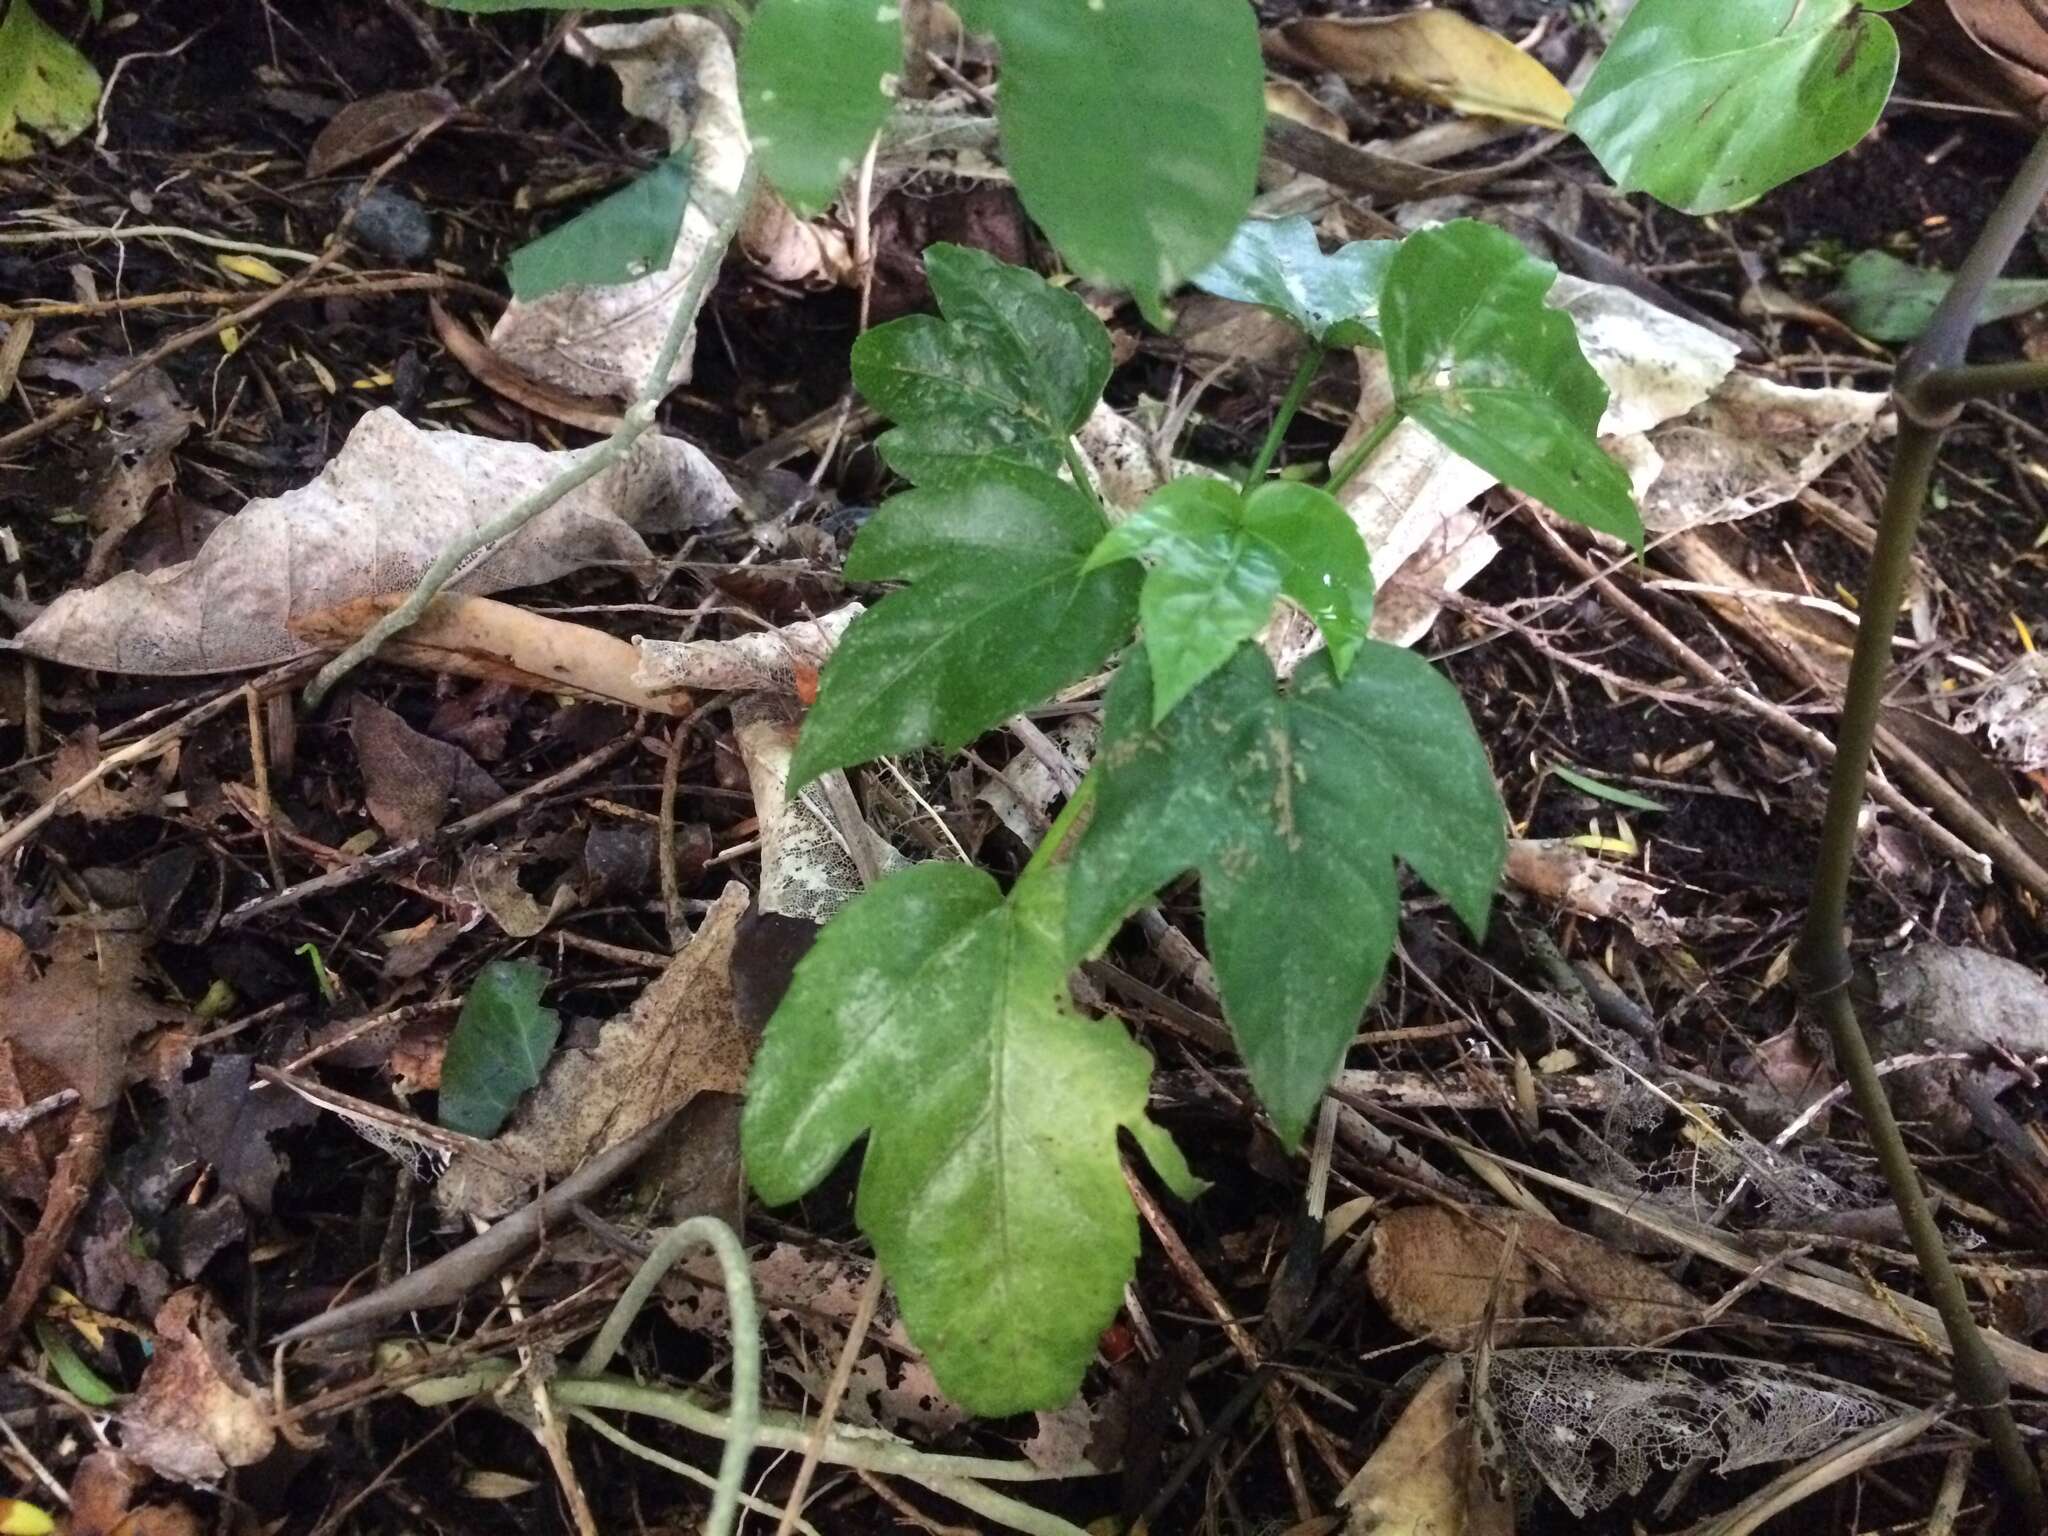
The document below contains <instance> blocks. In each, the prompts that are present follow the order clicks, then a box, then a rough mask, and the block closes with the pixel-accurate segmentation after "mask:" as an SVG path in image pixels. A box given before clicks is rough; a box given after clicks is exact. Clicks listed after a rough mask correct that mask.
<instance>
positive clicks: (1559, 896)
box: [1507, 837, 1678, 946]
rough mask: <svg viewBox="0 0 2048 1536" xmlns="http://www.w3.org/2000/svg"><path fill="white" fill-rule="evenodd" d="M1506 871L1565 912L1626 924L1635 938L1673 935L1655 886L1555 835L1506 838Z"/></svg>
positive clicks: (1649, 940) (1651, 941)
mask: <svg viewBox="0 0 2048 1536" xmlns="http://www.w3.org/2000/svg"><path fill="white" fill-rule="evenodd" d="M1507 877H1508V880H1509V882H1510V883H1511V884H1514V885H1518V886H1520V887H1521V888H1522V889H1523V890H1525V891H1527V892H1529V893H1530V894H1531V895H1532V896H1538V897H1541V898H1542V899H1543V900H1545V901H1548V902H1551V903H1553V904H1554V905H1556V906H1560V907H1563V908H1564V909H1565V910H1566V911H1567V912H1576V913H1578V914H1579V915H1580V916H1581V917H1597V918H1601V919H1603V920H1605V921H1608V922H1617V923H1625V924H1627V925H1628V930H1629V932H1630V933H1632V934H1634V935H1635V938H1636V942H1637V943H1639V944H1648V945H1652V946H1654V945H1660V944H1669V943H1671V942H1672V941H1673V940H1675V939H1676V938H1677V937H1678V926H1677V924H1676V923H1674V922H1673V921H1672V920H1671V919H1670V918H1668V917H1666V916H1665V915H1664V913H1663V912H1662V911H1661V910H1660V909H1659V907H1658V902H1659V901H1660V900H1661V899H1662V897H1663V894H1664V893H1663V891H1662V889H1661V888H1660V887H1658V886H1655V885H1652V884H1650V882H1649V881H1647V880H1644V879H1641V878H1639V877H1638V876H1636V875H1633V874H1631V873H1630V872H1629V871H1628V870H1627V869H1625V868H1623V867H1622V866H1621V865H1619V864H1613V863H1609V862H1608V861H1607V860H1605V859H1602V858H1601V857H1600V856H1599V855H1598V854H1595V853H1593V852H1592V851H1591V850H1590V849H1586V848H1577V847H1574V846H1573V845H1572V844H1571V843H1569V842H1566V841H1564V840H1563V839H1561V838H1526V837H1516V838H1510V839H1509V840H1508V867H1507Z"/></svg>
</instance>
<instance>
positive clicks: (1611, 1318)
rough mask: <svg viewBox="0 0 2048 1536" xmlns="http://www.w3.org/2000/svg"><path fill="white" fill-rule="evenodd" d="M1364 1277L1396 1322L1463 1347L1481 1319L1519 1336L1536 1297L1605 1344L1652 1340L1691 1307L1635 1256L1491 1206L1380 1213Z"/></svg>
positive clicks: (1503, 1333) (1689, 1317)
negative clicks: (1570, 1311)
mask: <svg viewBox="0 0 2048 1536" xmlns="http://www.w3.org/2000/svg"><path fill="white" fill-rule="evenodd" d="M1511 1240H1512V1241H1511ZM1366 1282H1367V1284H1369V1285H1370V1286H1371V1287H1372V1293H1373V1295H1374V1296H1375V1297H1376V1298H1377V1299H1378V1301H1379V1304H1380V1305H1381V1307H1383V1308H1384V1309H1385V1310H1386V1313H1387V1316H1388V1317H1390V1318H1392V1319H1393V1321H1394V1322H1395V1323H1396V1324H1397V1325H1398V1326H1399V1327H1401V1328H1402V1329H1404V1330H1406V1331H1407V1332H1409V1333H1412V1334H1414V1335H1415V1336H1416V1337H1418V1338H1425V1339H1431V1340H1434V1341H1435V1342H1437V1343H1439V1344H1442V1345H1443V1346H1444V1347H1445V1348H1447V1349H1469V1348H1471V1347H1472V1346H1473V1345H1475V1344H1477V1343H1478V1342H1479V1341H1480V1337H1481V1335H1482V1333H1483V1332H1484V1331H1485V1328H1486V1326H1487V1323H1488V1322H1489V1321H1491V1322H1492V1323H1493V1325H1494V1326H1495V1329H1496V1332H1497V1334H1498V1335H1499V1336H1500V1337H1501V1338H1502V1339H1503V1340H1505V1339H1507V1338H1511V1337H1515V1336H1518V1335H1520V1334H1521V1333H1522V1332H1523V1331H1524V1330H1523V1329H1521V1328H1519V1327H1518V1326H1517V1325H1518V1324H1521V1323H1523V1322H1525V1321H1528V1320H1529V1314H1528V1307H1529V1303H1530V1301H1531V1300H1533V1299H1534V1298H1535V1297H1537V1296H1548V1297H1551V1298H1553V1299H1556V1300H1558V1301H1561V1302H1563V1303H1565V1304H1567V1305H1569V1306H1572V1307H1574V1308H1576V1309H1577V1310H1578V1312H1579V1319H1578V1322H1577V1324H1576V1326H1575V1328H1573V1329H1572V1330H1571V1331H1572V1332H1573V1333H1574V1334H1575V1335H1576V1336H1578V1337H1582V1338H1586V1339H1589V1340H1593V1341H1598V1342H1603V1343H1610V1344H1631V1343H1642V1342H1645V1341H1647V1340H1650V1339H1654V1338H1659V1337H1661V1336H1662V1335H1664V1334H1667V1333H1669V1332H1671V1331H1672V1330H1673V1329H1675V1328H1680V1327H1684V1326H1686V1325H1687V1324H1688V1323H1690V1322H1691V1321H1693V1320H1694V1319H1695V1318H1697V1317H1698V1315H1699V1310H1700V1308H1699V1302H1698V1300H1697V1298H1695V1297H1694V1296H1693V1294H1692V1293H1691V1292H1690V1291H1688V1290H1686V1289H1685V1287H1684V1286H1682V1285H1679V1284H1678V1283H1677V1282H1676V1281H1674V1280H1672V1279H1671V1278H1670V1277H1669V1276H1668V1275H1665V1274H1664V1273H1663V1272H1662V1271H1660V1270H1656V1269H1653V1268H1651V1267H1650V1266H1649V1265H1648V1264H1645V1263H1643V1262H1642V1260H1640V1259H1635V1258H1631V1257H1629V1256H1628V1255H1627V1254H1624V1253H1620V1252H1617V1251H1616V1250H1615V1249H1612V1248H1610V1247H1608V1246H1607V1245H1606V1244H1605V1243H1603V1242H1601V1241H1600V1240H1599V1239H1598V1238H1593V1237H1587V1236H1586V1235H1585V1234H1583V1233H1580V1232H1574V1231H1573V1230H1572V1229H1571V1228H1569V1227H1566V1226H1561V1225H1559V1224H1558V1223H1557V1222H1554V1221H1547V1220H1539V1219H1537V1218H1535V1217H1532V1216H1526V1215H1521V1214H1519V1213H1516V1212H1511V1211H1500V1210H1493V1211H1482V1212H1477V1213H1473V1214H1470V1215H1468V1214H1466V1213H1464V1212H1462V1211H1457V1210H1451V1209H1447V1208H1445V1207H1442V1206H1435V1205H1410V1206H1404V1207H1402V1208H1401V1209H1399V1210H1394V1211H1388V1212H1385V1213H1384V1214H1382V1215H1381V1216H1380V1217H1379V1218H1378V1220H1377V1221H1376V1222H1375V1223H1374V1227H1373V1237H1372V1254H1371V1257H1370V1258H1369V1259H1368V1260H1367V1263H1366Z"/></svg>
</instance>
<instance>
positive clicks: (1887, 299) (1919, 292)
mask: <svg viewBox="0 0 2048 1536" xmlns="http://www.w3.org/2000/svg"><path fill="white" fill-rule="evenodd" d="M1954 281H1955V278H1954V277H1953V276H1952V275H1950V274H1949V273H1947V272H1937V271H1934V270H1933V269H1932V268H1929V267H1916V266H1914V265H1912V263H1910V262H1904V261H1901V260H1899V258H1898V257H1896V256H1893V255H1889V254H1887V253H1886V252H1884V251H1865V252H1863V253H1862V254H1861V255H1859V256H1857V257H1856V258H1855V259H1854V260H1853V261H1851V262H1850V263H1849V265H1848V266H1847V267H1846V268H1845V269H1844V270H1843V272H1842V281H1841V283H1840V285H1839V286H1837V287H1836V289H1835V291H1834V292H1833V293H1831V294H1829V295H1828V297H1827V306H1828V308H1829V309H1832V310H1833V311H1834V312H1835V313H1836V314H1838V315H1840V316H1841V317H1842V318H1843V319H1844V320H1846V321H1847V322H1848V323H1849V324H1850V326H1852V327H1853V328H1854V329H1855V330H1857V331H1858V332H1860V333H1861V334H1862V335H1865V336H1868V337H1869V338H1870V339H1871V340H1872V341H1893V342H1906V341H1912V340H1915V339H1916V338H1917V337H1918V336H1919V335H1920V333H1921V332H1922V331H1924V330H1926V329H1927V322H1928V321H1929V320H1932V319H1933V318H1934V310H1935V306H1936V305H1938V304H1940V303H1941V301H1942V298H1943V296H1944V295H1946V294H1947V293H1948V289H1949V284H1951V283H1953V282H1954ZM2043 304H2048V280H2043V279H2041V278H2025V277H2005V278H1999V279H1997V280H1995V281H1994V282H1993V283H1992V284H1991V286H1990V288H1989V289H1988V290H1987V291H1986V292H1985V295H1984V307H1983V309H1982V310H1981V311H1980V312H1979V315H1978V323H1979V324H1980V325H1981V324H1987V323H1989V322H1990V321H1993V320H2009V319H2011V318H2012V317H2013V316H2014V315H2023V314H2025V313H2026V312H2027V311H2028V310H2030V309H2039V308H2040V307H2041V306H2042V305H2043Z"/></svg>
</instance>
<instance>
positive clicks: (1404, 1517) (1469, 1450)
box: [1337, 1360, 1515, 1536]
mask: <svg viewBox="0 0 2048 1536" xmlns="http://www.w3.org/2000/svg"><path fill="white" fill-rule="evenodd" d="M1464 1391H1465V1362H1464V1361H1463V1360H1445V1361H1443V1362H1442V1363H1440V1364H1439V1365H1438V1366H1437V1368H1436V1369H1435V1370H1433V1371H1432V1372H1430V1374H1429V1376H1428V1378H1427V1379H1426V1380H1425V1381H1424V1382H1423V1383H1422V1386H1421V1388H1420V1389H1419V1390H1418V1391H1417V1392H1416V1394H1415V1395H1414V1396H1413V1397H1411V1398H1410V1399H1409V1400H1408V1406H1407V1407H1406V1408H1403V1409H1402V1410H1401V1416H1400V1418H1398V1419H1396V1420H1395V1421H1394V1427H1393V1428H1392V1429H1390V1430H1388V1431H1387V1436H1386V1438H1385V1439H1384V1440H1382V1441H1380V1443H1379V1444H1378V1445H1377V1446H1376V1447H1374V1449H1373V1453H1372V1456H1371V1458H1370V1459H1369V1460H1368V1461H1367V1462H1366V1464H1365V1465H1364V1466H1362V1467H1360V1468H1359V1469H1358V1473H1357V1475H1356V1476H1354V1477H1353V1478H1352V1479H1351V1481H1350V1482H1348V1483H1346V1484H1345V1485H1344V1491H1343V1492H1342V1493H1340V1494H1338V1495H1337V1502H1338V1503H1339V1504H1342V1505H1344V1506H1345V1507H1346V1508H1347V1509H1349V1511H1350V1521H1349V1523H1348V1524H1347V1525H1346V1526H1345V1530H1346V1531H1347V1532H1349V1533H1350V1536H1512V1533H1513V1531H1514V1528H1515V1521H1514V1506H1513V1505H1512V1504H1511V1503H1510V1502H1509V1501H1508V1500H1506V1499H1504V1498H1502V1497H1501V1495H1500V1494H1499V1492H1498V1491H1496V1489H1495V1488H1494V1486H1493V1482H1492V1480H1491V1479H1490V1477H1489V1476H1488V1472H1487V1468H1486V1466H1485V1463H1484V1461H1483V1459H1482V1457H1481V1456H1480V1453H1479V1447H1478V1445H1477V1443H1476V1441H1477V1437H1476V1436H1475V1434H1474V1424H1473V1421H1472V1420H1471V1419H1470V1418H1469V1417H1467V1416H1466V1415H1465V1414H1463V1413H1461V1412H1460V1411H1459V1400H1460V1399H1461V1398H1462V1397H1463V1396H1464Z"/></svg>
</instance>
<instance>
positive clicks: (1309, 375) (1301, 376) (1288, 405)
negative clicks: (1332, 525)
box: [1241, 341, 1325, 496]
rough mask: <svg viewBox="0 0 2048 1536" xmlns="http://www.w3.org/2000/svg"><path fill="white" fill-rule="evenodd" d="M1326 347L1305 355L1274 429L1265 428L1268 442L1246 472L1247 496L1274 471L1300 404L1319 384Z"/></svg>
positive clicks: (1314, 346)
mask: <svg viewBox="0 0 2048 1536" xmlns="http://www.w3.org/2000/svg"><path fill="white" fill-rule="evenodd" d="M1324 355H1325V354H1324V349H1323V344H1322V343H1321V342H1319V341H1312V342H1310V343H1309V344H1308V351H1307V352H1306V353H1304V354H1303V355H1302V359H1301V366H1300V367H1299V368H1297V369H1295V370H1294V378H1293V379H1292V381H1290V382H1289V384H1288V386H1287V393H1286V394H1284V395H1282V396H1281V397H1280V409H1278V410H1277V411H1275V412H1274V413H1273V425H1272V426H1270V427H1268V428H1266V440H1265V441H1264V442H1263V443H1261V444H1259V454H1258V457H1257V458H1255V459H1253V460H1252V467H1251V468H1250V469H1248V470H1246V471H1245V476H1244V485H1243V486H1242V487H1241V489H1242V491H1243V493H1244V494H1245V495H1247V496H1249V495H1251V493H1252V492H1253V491H1255V490H1257V489H1258V487H1259V484H1260V482H1262V481H1263V480H1264V479H1265V478H1266V471H1267V470H1269V469H1271V468H1272V467H1273V456H1274V455H1275V454H1277V453H1278V452H1279V451H1280V440H1281V439H1282V438H1283V437H1285V436H1286V435H1287V428H1288V426H1289V425H1290V424H1291V423H1292V422H1293V420H1294V413H1295V412H1296V411H1298V410H1300V409H1301V402H1302V401H1303V400H1306V399H1307V398H1308V391H1309V386H1310V385H1311V384H1313V383H1315V381H1316V373H1317V370H1319V369H1320V368H1321V367H1322V366H1323V357H1324Z"/></svg>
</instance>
